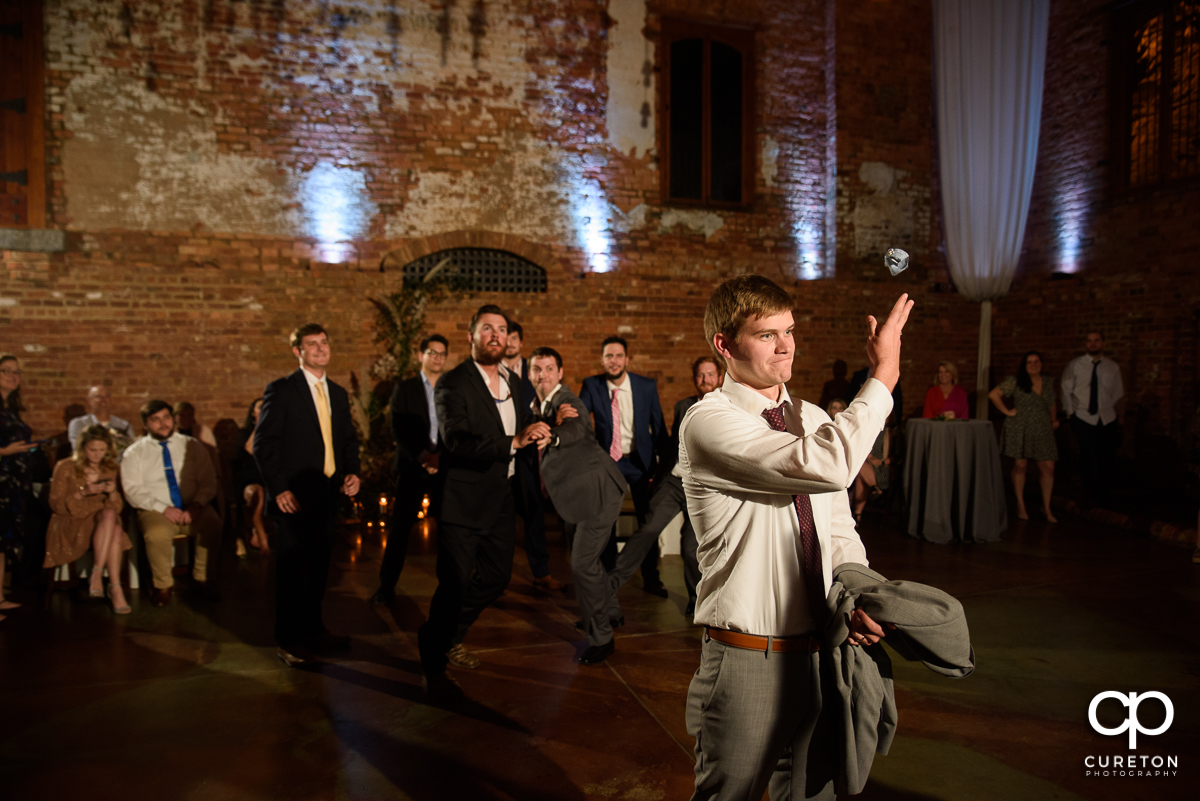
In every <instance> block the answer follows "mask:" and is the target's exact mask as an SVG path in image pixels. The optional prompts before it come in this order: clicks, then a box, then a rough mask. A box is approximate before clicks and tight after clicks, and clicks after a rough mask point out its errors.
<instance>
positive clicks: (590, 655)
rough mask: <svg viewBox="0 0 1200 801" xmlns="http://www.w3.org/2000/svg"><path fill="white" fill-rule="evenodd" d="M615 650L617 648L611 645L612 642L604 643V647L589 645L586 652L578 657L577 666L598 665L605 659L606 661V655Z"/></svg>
mask: <svg viewBox="0 0 1200 801" xmlns="http://www.w3.org/2000/svg"><path fill="white" fill-rule="evenodd" d="M615 650H617V647H616V646H615V645H613V641H612V640H609V641H608V642H606V643H604V645H589V646H588V647H587V650H586V651H584V652H583V654H581V655H580V657H579V664H581V665H598V664H600V663H601V662H603V661H604V660H605V659H608V655H609V654H611V653H612V652H613V651H615Z"/></svg>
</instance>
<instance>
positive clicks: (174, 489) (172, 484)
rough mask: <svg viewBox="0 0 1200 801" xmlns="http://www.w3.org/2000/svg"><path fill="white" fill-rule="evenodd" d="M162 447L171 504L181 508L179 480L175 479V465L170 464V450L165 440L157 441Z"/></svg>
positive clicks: (181, 499)
mask: <svg viewBox="0 0 1200 801" xmlns="http://www.w3.org/2000/svg"><path fill="white" fill-rule="evenodd" d="M158 444H159V445H162V449H163V470H165V471H166V472H167V489H169V490H171V505H172V506H174V507H175V508H176V509H182V508H183V495H181V494H180V493H179V482H177V481H176V480H175V467H174V466H173V465H172V464H171V451H170V450H169V449H168V448H167V441H166V440H163V441H162V442H160V443H158Z"/></svg>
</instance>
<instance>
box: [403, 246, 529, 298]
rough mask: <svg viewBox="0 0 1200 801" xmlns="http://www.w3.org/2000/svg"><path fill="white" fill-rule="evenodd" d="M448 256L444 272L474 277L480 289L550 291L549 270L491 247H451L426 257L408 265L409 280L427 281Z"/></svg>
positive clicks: (474, 282) (477, 289) (476, 287)
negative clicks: (547, 271)
mask: <svg viewBox="0 0 1200 801" xmlns="http://www.w3.org/2000/svg"><path fill="white" fill-rule="evenodd" d="M446 259H449V262H447V264H446V265H445V266H444V267H443V268H442V271H447V272H456V273H458V274H459V275H465V276H468V277H470V279H471V288H472V289H473V290H475V291H476V292H545V291H546V271H545V270H543V269H542V268H541V267H538V266H537V265H536V264H534V263H533V262H531V261H529V260H528V259H523V258H521V257H520V256H518V255H516V254H515V253H509V252H508V251H506V250H492V249H490V248H451V249H449V250H439V251H438V252H437V253H431V254H429V255H428V256H422V257H421V258H419V259H416V260H415V261H411V262H409V263H408V264H406V265H404V281H405V283H407V282H409V281H423V280H425V276H426V275H427V274H428V273H429V271H430V270H432V269H433V268H435V267H437V266H438V265H439V264H441V263H442V262H443V261H445V260H446Z"/></svg>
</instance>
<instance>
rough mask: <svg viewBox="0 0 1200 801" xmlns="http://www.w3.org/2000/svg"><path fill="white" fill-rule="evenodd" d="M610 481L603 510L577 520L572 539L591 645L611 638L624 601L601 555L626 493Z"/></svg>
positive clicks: (573, 571)
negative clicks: (614, 586) (612, 620)
mask: <svg viewBox="0 0 1200 801" xmlns="http://www.w3.org/2000/svg"><path fill="white" fill-rule="evenodd" d="M607 483H608V484H610V485H611V486H610V487H609V488H608V491H607V492H606V493H605V495H606V497H605V499H604V502H603V503H602V504H601V506H602V509H601V511H600V513H599V514H598V515H596V516H595V517H592V518H589V519H587V520H580V521H577V522H576V524H575V534H574V536H573V538H572V541H571V577H572V579H573V580H574V582H575V599H576V600H577V601H578V602H579V611H580V613H581V617H582V618H583V625H584V629H585V631H586V632H587V637H588V644H589V645H604V644H605V643H607V642H609V641H611V640H612V638H613V630H612V624H611V623H609V622H608V621H609V618H610V616H611V617H612V618H617V617H620V614H621V605H620V603H618V601H617V595H616V592H615V591H614V590H613V588H612V585H611V583H610V582H609V579H608V573H607V572H606V571H605V570H604V565H602V564H601V563H600V555H601V554H603V553H604V548H605V546H607V545H608V540H609V538H610V537H611V536H612V528H613V525H614V524H615V523H616V522H617V517H618V516H620V514H621V501H622V500H624V493H623V492H619V491H618V489H617V485H616V484H615V483H613V482H607ZM614 610H615V613H614Z"/></svg>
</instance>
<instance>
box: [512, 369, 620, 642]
mask: <svg viewBox="0 0 1200 801" xmlns="http://www.w3.org/2000/svg"><path fill="white" fill-rule="evenodd" d="M562 378H563V369H562V356H560V355H559V354H558V351H556V350H554V349H553V348H538V349H537V350H535V351H534V352H533V356H532V358H531V360H530V369H529V379H530V381H532V382H533V387H534V389H535V390H536V391H537V398H538V399H537V401H536V404H537V406H538V407H539V408H537V409H536V411H535V414H536V415H537V416H538V417H539V418H541V419H542V420H543V421H545V422H546V423H547V424H549V425H551V426H552V428H551V431H550V441H549V443H548V444H547V446H546V447H545V449H544V452H543V454H542V457H541V463H542V464H541V474H542V482H543V483H544V484H545V485H546V491H547V493H548V494H549V496H550V499H551V500H553V501H554V508H555V510H556V511H557V512H558V515H559V517H561V518H562V519H563V520H566V521H567V522H568V523H574V524H575V536H574V540H573V542H572V543H571V575H572V577H573V578H574V580H575V597H576V598H577V599H578V601H579V608H580V611H581V612H582V613H583V620H582V623H583V630H584V631H585V632H587V636H588V648H587V650H586V651H584V652H583V654H582V655H581V656H580V657H579V663H580V664H581V665H595V664H598V663H600V662H603V661H604V660H605V659H607V658H608V655H609V654H611V653H612V652H613V650H614V646H613V628H612V626H613V624H612V621H614V620H620V619H621V617H622V616H621V607H620V605H619V604H618V603H617V598H616V593H615V592H614V589H613V587H612V585H611V584H610V583H609V578H608V573H607V572H606V571H605V569H604V566H603V565H602V564H601V563H600V556H601V554H603V553H604V547H605V545H607V544H608V540H609V537H610V535H611V533H612V527H613V525H614V524H615V523H616V522H617V517H618V516H619V515H620V514H621V501H622V500H623V499H624V498H625V490H626V489H628V488H629V484H628V483H627V482H626V480H625V476H624V475H622V474H621V469H620V468H619V467H618V466H617V463H616V462H614V461H613V460H612V459H611V458H610V457H609V455H608V454H607V453H605V451H604V449H603V448H601V447H600V445H599V443H597V442H596V435H595V434H594V433H593V432H592V427H591V425H590V424H589V423H588V415H587V407H586V406H584V405H583V401H581V400H580V399H579V398H578V397H576V396H575V393H573V392H571V390H569V389H567V387H566V386H564V385H563V383H562ZM563 406H570V407H572V408H573V409H574V410H575V412H576V413H575V414H574V415H571V414H570V413H569V412H568V413H564V414H560V413H559V409H560V408H562V407H563ZM568 415H569V416H568ZM556 419H562V420H563V422H562V424H561V425H554V422H555V420H556Z"/></svg>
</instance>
